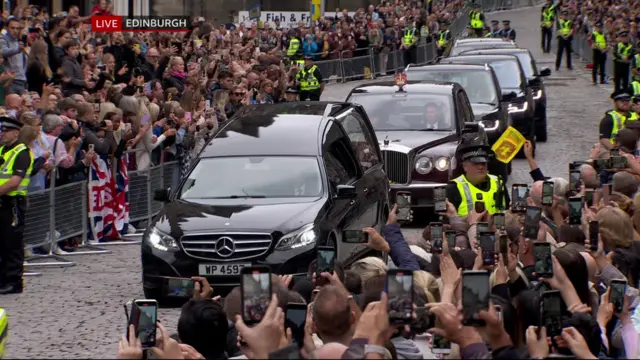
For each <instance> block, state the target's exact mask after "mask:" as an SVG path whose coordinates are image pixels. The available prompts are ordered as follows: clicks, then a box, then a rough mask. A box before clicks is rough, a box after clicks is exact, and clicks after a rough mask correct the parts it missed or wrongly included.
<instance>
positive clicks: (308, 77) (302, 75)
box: [296, 65, 320, 91]
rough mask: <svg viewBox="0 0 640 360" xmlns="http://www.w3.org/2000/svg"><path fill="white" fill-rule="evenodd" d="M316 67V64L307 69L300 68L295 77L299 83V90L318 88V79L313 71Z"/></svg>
mask: <svg viewBox="0 0 640 360" xmlns="http://www.w3.org/2000/svg"><path fill="white" fill-rule="evenodd" d="M317 68H318V66H317V65H313V66H312V67H311V68H309V70H307V69H305V68H302V69H300V71H298V74H296V78H297V79H298V82H299V83H300V91H313V90H318V89H320V81H319V80H318V79H317V78H316V76H315V75H313V73H314V72H315V71H316V69H317Z"/></svg>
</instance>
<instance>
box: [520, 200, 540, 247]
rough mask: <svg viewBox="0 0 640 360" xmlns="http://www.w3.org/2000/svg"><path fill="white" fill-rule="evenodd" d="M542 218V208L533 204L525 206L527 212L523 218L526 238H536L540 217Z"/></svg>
mask: <svg viewBox="0 0 640 360" xmlns="http://www.w3.org/2000/svg"><path fill="white" fill-rule="evenodd" d="M541 218H542V209H541V208H539V207H535V206H527V212H526V215H525V218H524V237H525V238H526V239H533V240H535V239H537V238H538V232H539V231H540V219H541Z"/></svg>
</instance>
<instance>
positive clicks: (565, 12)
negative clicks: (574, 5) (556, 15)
mask: <svg viewBox="0 0 640 360" xmlns="http://www.w3.org/2000/svg"><path fill="white" fill-rule="evenodd" d="M560 15H569V12H568V11H567V10H562V11H561V12H560Z"/></svg>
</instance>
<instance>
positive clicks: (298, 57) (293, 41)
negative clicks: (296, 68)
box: [287, 30, 304, 66]
mask: <svg viewBox="0 0 640 360" xmlns="http://www.w3.org/2000/svg"><path fill="white" fill-rule="evenodd" d="M302 53H303V52H302V42H301V41H300V38H299V37H298V34H297V33H296V31H295V30H291V31H290V32H289V44H288V46H287V57H288V58H289V59H291V61H292V62H295V63H297V64H299V65H300V66H302V63H303V62H304V61H303V60H302Z"/></svg>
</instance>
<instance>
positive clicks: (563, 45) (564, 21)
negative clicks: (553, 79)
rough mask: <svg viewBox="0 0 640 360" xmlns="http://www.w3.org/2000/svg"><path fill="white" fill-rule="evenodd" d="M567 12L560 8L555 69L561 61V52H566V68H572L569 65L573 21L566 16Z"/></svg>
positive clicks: (558, 67)
mask: <svg viewBox="0 0 640 360" xmlns="http://www.w3.org/2000/svg"><path fill="white" fill-rule="evenodd" d="M568 16H569V12H568V11H567V10H562V12H561V13H560V21H559V24H558V25H559V30H558V54H557V55H556V71H558V70H560V64H561V63H562V53H563V52H565V51H566V52H567V69H569V70H573V66H571V42H572V41H573V21H571V20H569V19H568V18H567V17H568Z"/></svg>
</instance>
